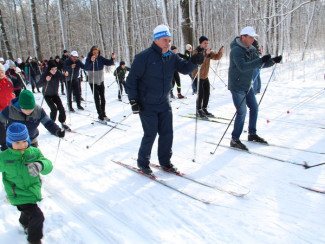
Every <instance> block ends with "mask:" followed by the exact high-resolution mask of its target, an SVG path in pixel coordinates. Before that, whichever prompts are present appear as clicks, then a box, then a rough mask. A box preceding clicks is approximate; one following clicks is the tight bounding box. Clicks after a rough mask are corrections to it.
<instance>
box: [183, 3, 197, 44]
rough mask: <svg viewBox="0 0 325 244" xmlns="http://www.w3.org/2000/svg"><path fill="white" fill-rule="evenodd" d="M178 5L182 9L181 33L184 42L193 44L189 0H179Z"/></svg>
mask: <svg viewBox="0 0 325 244" xmlns="http://www.w3.org/2000/svg"><path fill="white" fill-rule="evenodd" d="M180 6H181V9H182V22H181V26H182V34H183V38H184V43H186V44H187V43H190V44H191V45H193V44H194V42H193V24H192V21H191V18H190V2H189V0H181V1H180Z"/></svg>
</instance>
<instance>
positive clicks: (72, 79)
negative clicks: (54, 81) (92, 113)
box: [63, 51, 85, 112]
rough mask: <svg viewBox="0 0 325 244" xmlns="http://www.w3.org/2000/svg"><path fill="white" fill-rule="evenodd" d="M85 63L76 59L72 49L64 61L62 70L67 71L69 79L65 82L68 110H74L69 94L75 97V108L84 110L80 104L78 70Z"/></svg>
mask: <svg viewBox="0 0 325 244" xmlns="http://www.w3.org/2000/svg"><path fill="white" fill-rule="evenodd" d="M84 68H85V65H84V64H83V63H82V62H81V61H80V60H79V59H78V53H77V51H72V52H71V54H70V57H69V58H68V59H67V60H65V61H64V65H63V70H64V71H68V73H69V79H68V83H67V99H68V103H69V110H70V111H71V112H74V111H75V110H74V109H73V107H72V98H71V94H72V92H73V95H74V96H75V97H76V102H77V108H78V109H80V110H84V108H83V107H82V106H81V96H80V82H79V79H78V77H79V71H80V69H84Z"/></svg>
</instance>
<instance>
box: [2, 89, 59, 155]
mask: <svg viewBox="0 0 325 244" xmlns="http://www.w3.org/2000/svg"><path fill="white" fill-rule="evenodd" d="M14 122H19V123H22V124H24V125H26V127H27V128H28V133H29V137H30V140H31V145H32V146H33V147H38V140H37V137H38V134H39V131H38V129H37V127H38V126H39V124H40V123H42V124H43V125H44V127H45V128H46V129H47V130H48V131H49V132H50V133H51V134H53V135H56V136H58V137H64V135H65V131H64V130H61V129H60V127H59V126H58V125H57V124H55V122H54V121H53V120H51V119H50V118H49V117H48V116H47V114H46V113H45V111H44V109H43V108H42V107H41V106H39V105H38V104H35V98H34V95H33V93H32V92H31V91H29V90H23V91H22V92H21V93H20V95H19V98H18V97H17V98H15V99H12V100H11V103H10V105H9V106H7V107H6V108H5V109H4V110H3V111H2V112H0V123H2V124H3V125H4V126H5V127H6V128H7V127H8V126H9V125H11V124H12V123H14ZM1 146H3V145H1ZM5 149H6V148H4V147H1V150H2V151H3V150H5Z"/></svg>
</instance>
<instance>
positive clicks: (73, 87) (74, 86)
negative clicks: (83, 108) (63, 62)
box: [67, 79, 81, 108]
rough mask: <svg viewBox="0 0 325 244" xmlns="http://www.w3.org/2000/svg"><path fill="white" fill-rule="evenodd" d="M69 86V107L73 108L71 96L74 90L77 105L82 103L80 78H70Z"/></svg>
mask: <svg viewBox="0 0 325 244" xmlns="http://www.w3.org/2000/svg"><path fill="white" fill-rule="evenodd" d="M67 86H68V87H67V99H68V105H69V108H72V98H71V95H72V92H73V95H74V96H75V97H76V102H77V105H78V106H79V105H80V103H81V100H80V99H81V98H80V82H79V79H75V80H72V81H71V80H69V81H68V84H67Z"/></svg>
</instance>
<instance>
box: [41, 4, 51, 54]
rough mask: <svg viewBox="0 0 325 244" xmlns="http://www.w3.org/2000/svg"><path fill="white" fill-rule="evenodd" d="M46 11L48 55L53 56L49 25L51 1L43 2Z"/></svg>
mask: <svg viewBox="0 0 325 244" xmlns="http://www.w3.org/2000/svg"><path fill="white" fill-rule="evenodd" d="M43 4H44V9H45V22H46V23H45V27H46V38H47V41H48V45H47V46H48V55H52V52H53V46H52V38H51V37H50V27H49V26H50V23H49V0H43Z"/></svg>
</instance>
